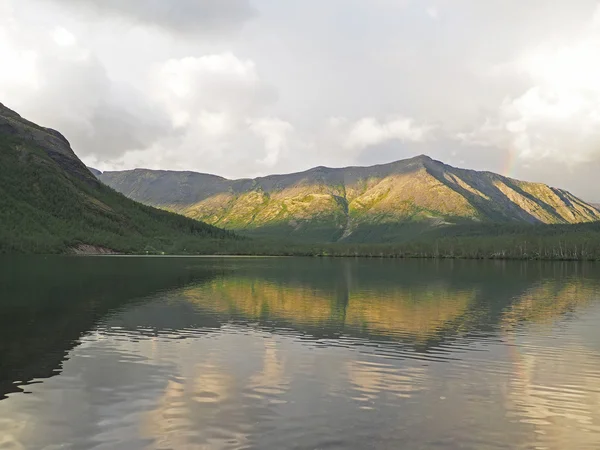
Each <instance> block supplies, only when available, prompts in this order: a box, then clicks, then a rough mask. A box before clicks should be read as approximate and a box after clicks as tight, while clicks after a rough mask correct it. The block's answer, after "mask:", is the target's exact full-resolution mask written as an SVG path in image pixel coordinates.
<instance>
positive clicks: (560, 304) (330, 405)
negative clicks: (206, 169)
mask: <svg viewBox="0 0 600 450" xmlns="http://www.w3.org/2000/svg"><path fill="white" fill-rule="evenodd" d="M92 448H93V449H225V448H252V449H287V448H298V449H336V448H340V449H365V448H382V449H404V448H406V449H429V448H434V449H459V448H460V449H496V448H507V449H508V448H510V449H586V448H590V449H598V448H600V265H594V264H578V263H540V262H529V263H524V262H478V261H389V260H354V259H346V260H328V259H300V258H298V259H296V258H281V259H280V258H133V257H131V258H129V257H98V258H91V257H90V258H77V257H47V258H44V257H36V258H11V259H0V449H2V450H6V449H11V450H13V449H15V450H16V449H46V450H57V449H92Z"/></svg>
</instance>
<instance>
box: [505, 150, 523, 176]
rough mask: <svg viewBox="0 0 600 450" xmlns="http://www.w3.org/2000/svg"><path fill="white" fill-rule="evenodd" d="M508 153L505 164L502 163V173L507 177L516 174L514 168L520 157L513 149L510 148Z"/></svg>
mask: <svg viewBox="0 0 600 450" xmlns="http://www.w3.org/2000/svg"><path fill="white" fill-rule="evenodd" d="M507 153H508V154H507V156H506V160H505V161H504V164H502V172H501V175H504V176H505V177H511V176H513V175H514V169H515V166H516V164H517V159H519V157H518V155H517V152H516V151H514V150H513V149H510V150H508V152H507Z"/></svg>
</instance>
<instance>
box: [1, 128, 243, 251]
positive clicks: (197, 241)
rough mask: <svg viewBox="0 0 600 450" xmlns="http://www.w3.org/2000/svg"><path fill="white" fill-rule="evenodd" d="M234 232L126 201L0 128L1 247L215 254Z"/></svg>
mask: <svg viewBox="0 0 600 450" xmlns="http://www.w3.org/2000/svg"><path fill="white" fill-rule="evenodd" d="M235 239H239V238H237V237H236V236H235V235H234V234H233V233H231V232H227V231H224V230H221V229H219V228H216V227H212V226H210V225H207V224H204V223H201V222H197V221H194V220H191V219H188V218H185V217H182V216H179V215H176V214H172V213H168V212H165V211H162V210H158V209H154V208H151V207H147V206H144V205H141V204H139V203H136V202H134V201H132V200H129V199H127V198H126V197H125V196H123V195H121V194H119V193H117V192H115V191H113V190H112V189H110V188H109V187H107V186H104V185H103V184H101V183H99V182H97V181H96V180H95V178H93V177H92V175H91V174H90V176H89V178H85V177H83V178H82V177H76V176H73V175H71V174H69V173H68V172H66V171H65V170H63V168H62V167H60V166H59V165H58V164H57V163H56V161H54V160H53V159H52V158H50V157H49V156H48V153H47V152H46V151H45V150H44V149H43V148H39V147H37V146H36V145H34V144H33V143H31V142H29V141H26V140H24V139H21V138H20V137H19V136H11V135H8V134H1V133H0V253H46V254H51V253H65V252H68V251H69V250H70V249H73V248H76V247H77V246H78V245H80V244H87V245H93V246H99V247H104V248H106V249H112V250H117V251H119V252H123V253H146V252H149V253H158V252H168V253H179V252H195V253H196V252H197V253H202V252H213V251H217V250H219V249H220V248H221V247H222V244H223V242H225V241H228V240H235Z"/></svg>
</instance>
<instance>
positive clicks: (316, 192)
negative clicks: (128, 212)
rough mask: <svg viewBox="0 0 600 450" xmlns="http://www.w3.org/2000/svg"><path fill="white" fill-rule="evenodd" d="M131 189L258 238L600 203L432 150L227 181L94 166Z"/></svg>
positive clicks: (535, 219) (553, 211)
mask: <svg viewBox="0 0 600 450" xmlns="http://www.w3.org/2000/svg"><path fill="white" fill-rule="evenodd" d="M95 173H96V176H97V177H98V178H99V179H100V180H101V181H102V182H103V183H105V184H107V185H108V186H110V187H112V188H113V189H115V190H117V191H119V192H121V193H123V194H125V195H126V196H127V197H129V198H131V199H134V200H136V201H139V202H142V203H144V204H147V205H151V206H154V207H158V208H162V209H165V210H169V211H172V212H176V213H179V214H183V215H185V216H187V217H190V218H193V219H197V220H200V221H204V222H207V223H209V224H212V225H214V226H218V227H222V228H225V229H228V230H235V231H237V232H240V233H243V234H247V235H250V236H260V237H279V238H281V237H286V238H296V239H298V240H301V241H304V242H311V241H312V242H388V241H403V240H407V239H410V238H414V237H415V236H418V235H420V234H421V233H423V232H424V231H427V230H431V229H436V228H441V227H445V226H449V225H459V224H574V223H584V222H594V221H598V220H600V211H599V210H598V209H597V208H596V207H595V206H593V205H591V204H589V203H586V202H585V201H583V200H581V199H579V198H577V197H575V196H574V195H572V194H571V193H569V192H567V191H565V190H563V189H558V188H553V187H549V186H547V185H545V184H541V183H531V182H525V181H520V180H515V179H512V178H508V177H504V176H501V175H498V174H495V173H492V172H480V171H474V170H465V169H459V168H456V167H452V166H449V165H447V164H444V163H442V162H440V161H436V160H433V159H431V158H429V157H428V156H425V155H420V156H416V157H414V158H410V159H406V160H401V161H396V162H393V163H390V164H382V165H376V166H371V167H346V168H327V167H316V168H313V169H310V170H307V171H305V172H299V173H292V174H287V175H271V176H266V177H261V178H254V179H239V180H229V179H226V178H223V177H219V176H216V175H210V174H203V173H196V172H176V171H165V170H146V169H135V170H127V171H119V172H104V173H101V172H99V171H96V172H95Z"/></svg>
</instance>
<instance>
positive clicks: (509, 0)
mask: <svg viewBox="0 0 600 450" xmlns="http://www.w3.org/2000/svg"><path fill="white" fill-rule="evenodd" d="M599 55H600V6H599V4H598V2H597V1H596V0H577V1H573V0H562V1H561V0H557V1H553V2H550V1H547V0H527V1H524V0H485V1H482V0H431V1H429V0H320V1H317V0H306V1H292V0H126V1H124V0H0V66H1V67H0V102H2V103H4V104H5V105H6V106H8V107H10V108H12V109H15V110H17V111H18V112H19V113H21V114H22V115H23V116H25V117H27V118H29V119H31V120H34V121H36V122H38V123H40V124H42V125H45V126H49V127H52V128H56V129H58V130H60V131H61V132H63V133H64V134H65V135H66V136H67V138H68V139H69V140H70V141H71V143H72V145H73V148H74V150H75V151H76V153H77V154H78V155H79V156H80V157H81V158H82V159H83V160H84V162H86V163H87V164H89V165H92V166H94V167H97V168H98V169H101V170H120V169H129V168H135V167H147V168H156V169H158V168H161V169H176V170H195V171H200V172H209V173H215V174H219V175H223V176H227V177H248V176H257V175H265V174H270V173H282V172H289V171H298V170H304V169H307V168H310V167H312V166H317V165H325V166H345V165H351V164H354V165H369V164H376V163H385V162H390V161H394V160H398V159H402V158H406V157H410V156H414V155H417V154H421V153H425V154H428V155H430V156H432V157H434V158H436V159H440V160H442V161H444V162H446V163H448V164H452V165H455V166H460V167H466V168H473V169H485V170H491V171H495V172H499V173H502V174H504V175H509V176H513V177H516V178H522V179H526V180H532V181H542V182H545V183H548V184H551V185H553V186H557V187H564V188H567V189H569V190H571V191H572V192H574V193H575V194H578V195H580V196H583V197H584V198H586V199H588V200H591V201H600V187H598V184H599V183H598V175H597V174H600V57H599Z"/></svg>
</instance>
